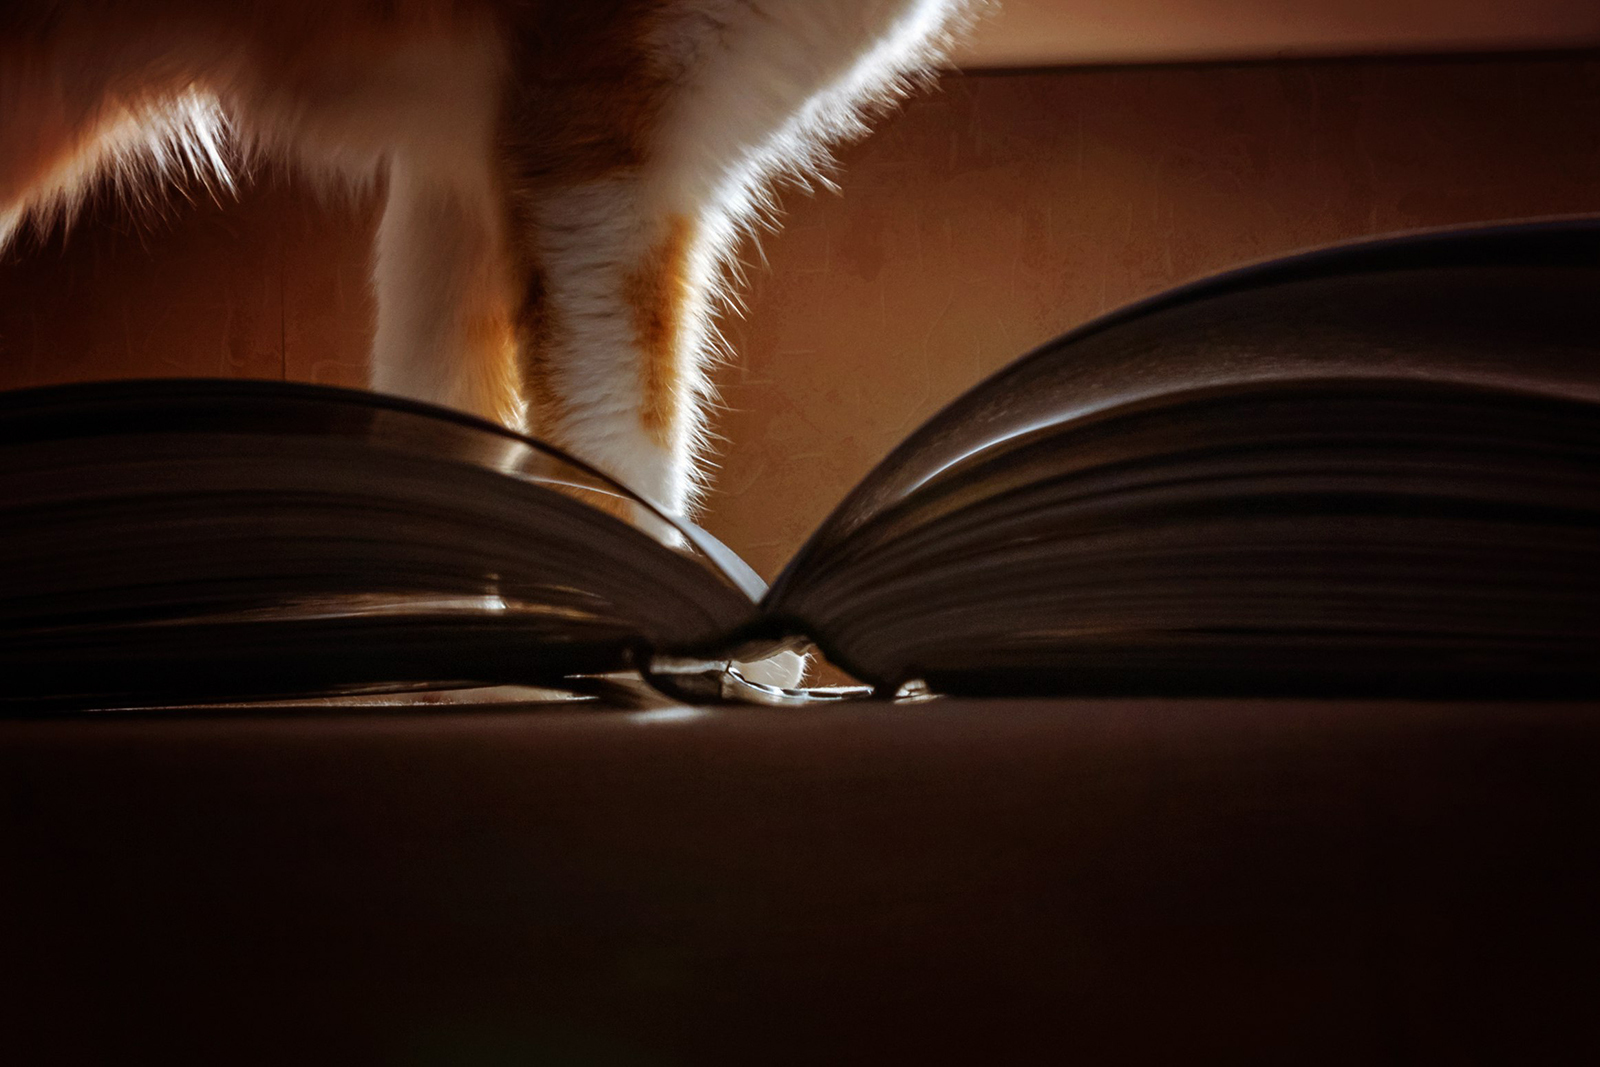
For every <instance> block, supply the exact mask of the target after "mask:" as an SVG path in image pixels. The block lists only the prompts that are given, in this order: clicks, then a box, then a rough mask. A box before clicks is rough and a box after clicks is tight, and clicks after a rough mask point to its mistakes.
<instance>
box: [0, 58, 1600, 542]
mask: <svg viewBox="0 0 1600 1067" xmlns="http://www.w3.org/2000/svg"><path fill="white" fill-rule="evenodd" d="M840 184H841V186H842V189H843V193H844V195H843V197H842V198H841V197H834V196H831V195H822V196H819V197H816V198H807V197H804V196H801V195H798V194H797V195H791V196H788V197H786V198H785V201H786V206H787V207H788V218H787V223H786V226H785V228H784V230H783V231H782V232H781V233H779V234H778V235H776V236H771V237H768V238H767V239H766V240H765V241H764V254H765V258H766V261H767V264H768V265H767V266H757V267H755V268H754V269H753V270H752V271H751V286H750V288H749V291H748V301H747V304H748V308H747V312H746V316H745V318H743V319H738V320H734V321H732V322H731V323H729V325H728V331H727V332H728V333H729V336H730V338H731V339H732V340H733V342H734V343H735V345H736V347H737V348H738V350H739V351H740V353H741V359H740V361H739V364H738V365H737V366H734V367H729V368H725V369H724V371H723V373H722V374H721V380H722V381H723V383H724V390H723V395H724V399H725V401H726V404H727V407H728V409H729V410H728V411H727V412H726V413H725V414H724V415H723V416H722V417H721V418H720V419H719V421H718V427H717V428H718V430H719V431H720V432H721V433H722V434H723V436H724V437H725V438H726V439H727V444H726V446H725V448H724V455H723V456H722V459H721V463H722V469H721V472H720V474H719V476H718V481H717V485H716V488H715V490H714V491H713V492H712V493H711V495H710V496H709V497H708V499H707V514H706V522H707V525H708V526H709V527H710V528H711V529H712V530H713V531H714V532H715V533H717V534H718V535H719V536H721V537H723V538H724V539H725V540H727V541H728V542H729V543H730V544H731V545H733V546H734V547H735V548H737V549H739V550H740V551H742V552H744V553H745V554H746V555H747V556H748V557H749V558H750V560H751V562H752V563H754V564H755V565H756V566H757V568H758V569H760V570H762V571H764V572H767V573H769V574H770V573H772V572H774V571H775V570H776V569H777V568H778V567H779V566H780V565H781V564H782V562H783V560H784V559H785V558H786V557H787V556H788V554H789V553H790V552H791V551H793V549H794V548H795V547H797V546H798V543H799V542H800V541H801V540H802V539H803V538H804V536H805V535H806V534H807V533H808V532H809V530H810V529H811V528H812V527H813V526H814V525H815V524H816V523H817V522H818V521H820V519H821V518H822V516H823V515H824V514H825V513H826V512H827V510H828V509H829V508H830V507H831V506H832V505H833V504H834V503H835V502H836V501H837V500H838V499H839V497H840V496H842V495H843V493H844V492H845V491H846V490H847V489H848V488H849V486H850V485H851V484H852V483H853V482H854V481H855V480H856V479H857V478H859V477H860V476H861V475H862V474H863V473H865V471H866V470H867V468H868V467H869V466H870V465H871V464H872V463H873V462H874V461H876V460H877V459H878V458H880V457H881V456H882V455H883V454H884V453H885V452H886V451H887V450H888V449H889V448H890V447H891V446H892V445H894V444H895V443H896V442H897V441H898V440H899V439H900V438H901V437H903V436H904V435H905V434H906V433H908V432H909V431H910V430H911V429H913V428H914V427H915V426H916V425H917V424H918V423H919V422H920V421H921V420H923V419H925V418H926V417H927V416H929V415H930V414H932V413H933V412H934V411H935V410H937V408H938V407H939V406H940V405H941V404H942V403H944V402H945V401H947V400H949V399H950V398H951V397H953V396H955V395H956V394H957V393H959V392H960V391H961V390H963V389H964V388H966V387H967V386H969V385H971V384H972V383H973V382H975V381H976V380H977V379H978V378H979V377H981V376H982V375H984V374H985V373H987V372H988V371H990V370H992V369H994V368H996V367H999V366H1001V365H1003V364H1004V363H1006V362H1008V361H1009V360H1011V359H1012V358H1014V357H1015V356H1017V355H1019V354H1021V353H1022V352H1024V351H1026V350H1027V349H1029V348H1031V347H1032V346H1034V345H1036V344H1038V343H1040V342H1042V341H1044V340H1047V339H1048V338H1050V337H1051V336H1053V335H1055V334H1057V333H1059V332H1061V331H1063V330H1066V329H1068V328H1070V327H1072V326H1074V325H1076V324H1078V323H1080V322H1083V321H1084V320H1086V319H1088V318H1090V317H1092V316H1094V315H1096V314H1098V313H1100V312H1102V311H1105V310H1108V309H1110V308H1113V307H1115V306H1117V305H1119V304H1122V303H1125V302H1127V301H1129V300H1132V299H1135V298H1137V297H1140V296H1143V295H1146V294H1148V293H1150V292H1152V291H1155V290H1158V289H1161V288H1164V287H1166V286H1168V285H1171V284H1174V283H1176V282H1181V281H1184V280H1185V279H1189V278H1192V277H1194V276H1196V275H1199V274H1204V273H1207V272H1210V271H1214V270H1218V269H1221V268H1224V267H1227V266H1230V265H1232V264H1235V263H1238V262H1240V261H1244V260H1250V259H1255V258H1259V257H1262V256H1267V255H1272V254H1275V253H1279V252H1284V251H1288V250H1292V249H1297V248H1301V247H1305V246H1307V245H1314V244H1319V243H1325V242H1328V241H1334V240H1338V239H1341V238H1347V237H1353V236H1358V235H1362V234H1369V233H1376V232H1381V231H1387V230H1395V229H1404V228H1408V227H1417V226H1430V225H1439V224H1446V223H1456V222H1470V221H1477V220H1488V219H1501V218H1515V217H1522V216H1531V215H1542V214H1554V213H1564V212H1574V211H1583V210H1600V60H1587V61H1581V60H1573V59H1547V60H1498V61H1481V60H1475V61H1432V62H1429V61H1420V62H1419V61H1382V62H1377V61H1365V62H1348V63H1296V64H1286V65H1274V66H1239V67H1195V68H1165V69H1125V70H1109V69H1108V70H1083V71H1070V72H1054V73H1051V72H1045V73H1028V74H1008V75H983V76H967V77H951V78H948V79H946V80H945V83H944V86H943V91H942V92H941V93H940V94H938V95H936V96H934V97H931V98H929V99H926V100H924V101H921V102H919V103H917V104H915V105H913V106H912V107H910V108H909V109H908V110H907V111H906V112H904V113H903V114H902V115H900V116H899V117H898V118H896V119H894V120H893V121H891V122H889V123H888V124H886V125H885V126H884V127H883V128H882V129H881V130H880V132H879V133H877V134H876V135H875V136H874V137H873V138H871V139H870V140H868V141H867V142H865V143H863V144H861V145H859V146H856V147H855V148H853V149H851V150H850V151H848V152H847V153H845V156H844V169H843V171H842V172H841V175H840ZM370 225H371V222H370V207H364V206H361V205H357V206H356V207H355V208H354V209H352V208H351V207H350V206H347V205H338V204H331V205H321V204H318V203H317V202H316V201H315V200H313V199H312V198H310V197H308V196H305V195H303V194H300V193H297V192H296V191H295V190H294V189H293V188H286V187H285V186H284V184H283V183H282V182H281V181H276V182H275V181H271V180H266V181H263V182H261V183H259V184H258V185H257V186H256V187H255V188H252V189H251V190H249V191H248V192H246V193H245V194H244V196H243V197H242V199H241V201H240V202H239V203H237V204H233V203H229V204H227V205H226V206H219V205H217V204H214V203H211V202H210V201H208V200H207V199H206V198H205V197H203V196H196V198H195V201H194V203H192V204H190V203H184V202H182V201H181V200H180V201H175V202H174V203H173V205H172V207H171V210H170V211H169V213H168V220H167V221H165V222H162V223H159V224H156V225H154V226H150V225H145V226H139V227H136V226H133V225H131V224H129V223H127V222H126V221H125V220H124V218H123V216H122V215H121V214H120V213H118V212H111V211H99V212H96V213H95V214H94V216H93V217H91V218H90V219H88V220H86V225H84V226H82V227H80V228H79V229H78V230H77V231H76V232H75V233H74V234H73V235H72V237H71V239H70V240H68V241H67V242H66V243H65V244H63V243H62V242H60V241H59V240H57V241H52V242H48V243H47V244H45V245H44V246H43V247H40V248H34V249H30V250H24V251H23V252H21V253H14V254H12V255H11V256H10V257H9V258H8V261H7V263H6V264H5V265H4V267H0V385H4V386H15V385H22V384H29V383H38V382H46V381H63V380H70V379H74V378H85V377H95V376H108V375H128V374H160V373H168V374H175V373H197V374H242V375H254V376H260V377H278V376H282V375H287V376H289V377H294V378H303V379H309V380H315V381H326V382H334V383H340V384H359V382H360V381H361V375H362V368H361V363H362V353H363V349H364V346H365V338H366V336H367V333H368V330H369V328H370V317H371V308H370V303H369V301H368V298H367V296H366V292H365V288H364V265H365V259H366V237H367V234H368V232H369V230H370Z"/></svg>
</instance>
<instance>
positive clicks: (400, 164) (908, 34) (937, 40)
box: [0, 0, 971, 514]
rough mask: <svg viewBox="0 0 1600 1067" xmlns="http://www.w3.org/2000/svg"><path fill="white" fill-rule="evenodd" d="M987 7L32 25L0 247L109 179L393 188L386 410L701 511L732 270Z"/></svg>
mask: <svg viewBox="0 0 1600 1067" xmlns="http://www.w3.org/2000/svg"><path fill="white" fill-rule="evenodd" d="M970 6H971V4H970V0H527V2H521V3H516V2H490V0H252V2H240V0H6V2H5V3H4V4H0V242H3V241H4V240H5V239H7V238H8V237H9V236H10V235H11V234H12V233H13V232H14V231H16V230H17V229H18V227H19V226H21V225H22V224H23V223H24V222H25V221H27V220H28V219H30V218H32V219H35V220H50V219H54V218H56V217H59V216H62V215H68V216H70V214H71V213H72V211H73V210H74V209H75V207H76V206H77V204H78V203H79V201H80V199H81V197H82V196H83V193H84V190H85V189H86V188H87V187H88V185H89V183H90V182H91V181H92V180H93V179H94V178H95V177H96V176H98V175H110V176H111V177H112V179H113V180H115V181H116V182H118V183H119V184H121V185H123V186H124V187H125V188H127V189H128V190H129V191H130V192H131V193H133V194H134V196H135V198H137V197H138V196H140V195H143V191H144V190H146V189H148V188H150V187H151V185H152V183H153V179H155V178H156V177H157V176H158V175H159V174H160V173H161V172H162V171H164V170H169V169H173V168H178V169H182V170H185V171H189V172H192V173H194V174H199V175H202V176H204V177H205V178H206V180H209V181H211V182H213V183H215V184H216V185H218V186H219V187H227V186H229V185H231V183H232V182H233V180H234V179H233V177H232V176H231V174H230V170H229V160H230V159H239V158H248V156H249V155H250V154H251V153H259V154H268V155H271V156H272V157H275V158H282V159H285V160H288V161H291V162H292V163H294V164H296V165H298V166H300V167H303V168H304V169H306V170H307V171H309V172H310V173H312V174H313V175H315V176H317V177H319V178H322V179H327V180H334V181H338V182H357V183H368V182H375V181H376V182H381V183H382V185H383V188H384V189H385V196H386V201H385V206H384V211H383V216H382V221H381V223H380V225H379V230H378V237H377V248H376V254H375V256H374V266H373V284H374V287H375V290H376V294H377V301H378V321H377V328H376V331H375V335H374V340H373V355H372V385H373V386H374V388H376V389H379V390H383V391H386V392H392V393H398V394H402V395H406V396H411V397H416V398H419V399H423V400H429V401H433V402H436V403H442V404H446V405H450V406H454V407H457V408H462V409H465V410H467V411H471V412H474V413H476V414H479V415H483V416H486V417H488V418H491V419H496V420H498V421H500V422H503V423H505V424H507V425H510V426H514V427H517V428H522V429H527V430H529V431H531V432H533V433H536V434H538V435H540V436H542V437H545V438H547V439H549V440H551V441H552V442H554V443H556V444H559V445H562V446H564V447H566V448H568V449H570V450H571V451H573V452H574V453H576V454H578V455H580V456H582V457H583V458H585V459H587V460H589V461H590V462H592V463H594V464H595V465H597V466H599V467H601V468H602V469H604V470H607V471H608V472H610V473H612V474H613V475H615V476H616V477H618V478H619V479H621V480H622V481H624V482H626V483H628V484H629V485H631V486H632V487H634V488H635V489H636V490H637V491H639V492H641V493H642V494H644V495H646V496H648V497H651V498H653V499H654V500H655V501H656V502H657V503H658V504H660V505H661V506H663V507H664V508H666V509H667V510H669V511H672V512H675V513H679V514H682V513H685V512H687V511H688V510H689V509H690V507H691V506H692V503H693V500H694V496H695V492H696V489H697V487H698V486H699V484H700V480H701V469H702V466H703V463H702V460H701V456H702V454H703V445H704V436H705V429H706V422H705V419H706V410H707V406H708V402H709V399H710V396H709V394H710V387H709V384H708V381H707V376H706V370H707V365H708V362H709V361H710V360H711V358H712V357H713V356H714V354H715V353H716V352H717V350H718V341H717V338H716V333H715V329H714V325H713V317H714V313H715V311H716V310H717V308H718V307H719V306H720V303H721V301H722V300H723V299H724V297H725V295H726V294H725V290H724V288H723V286H724V278H725V276H726V274H727V271H728V267H729V262H728V261H729V256H730V254H731V252H732V250H733V248H734V246H735V244H736V243H737V241H738V240H739V238H740V237H741V236H742V235H743V234H745V233H746V232H747V231H748V230H749V228H750V227H751V226H752V224H754V223H757V222H759V221H761V220H762V219H763V217H764V216H768V215H770V208H771V200H770V195H771V189H772V187H773V183H774V182H775V181H776V180H778V179H781V178H783V177H785V176H790V177H798V178H800V179H801V180H804V176H806V175H814V174H816V173H818V171H819V168H820V167H822V166H823V165H824V163H825V157H824V152H825V150H826V149H827V147H828V146H829V145H831V144H834V143H836V142H839V141H841V140H844V139H847V138H850V137H853V136H855V135H858V134H859V133H861V132H862V131H863V127H862V125H861V121H862V115H863V114H864V110H870V108H871V107H872V106H873V105H876V104H881V103H883V102H886V101H889V100H891V99H893V98H894V97H895V96H897V95H898V94H899V93H900V92H901V91H902V89H903V88H904V87H905V85H906V84H907V80H908V79H909V78H913V77H915V76H916V75H918V74H919V73H920V72H922V71H924V70H926V69H927V67H928V64H929V63H930V62H931V61H932V60H933V59H934V58H935V57H936V56H937V54H938V52H939V50H940V49H941V48H942V47H943V46H944V44H945V43H946V42H947V40H948V38H949V35H950V32H951V30H952V29H953V28H954V26H955V24H956V23H957V22H959V21H960V20H961V18H962V16H963V12H964V11H965V10H966V9H967V8H968V7H970Z"/></svg>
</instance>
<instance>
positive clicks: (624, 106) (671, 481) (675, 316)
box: [518, 0, 964, 515]
mask: <svg viewBox="0 0 1600 1067" xmlns="http://www.w3.org/2000/svg"><path fill="white" fill-rule="evenodd" d="M963 7H964V5H963V4H962V3H960V2H959V0H702V2H701V3H698V4H683V5H680V6H678V7H676V8H672V9H669V10H668V13H667V14H665V15H664V16H663V17H662V18H660V19H659V20H658V21H657V22H656V23H654V24H653V25H652V26H651V27H650V28H649V33H648V34H646V35H644V37H643V41H644V43H643V45H642V48H643V50H644V54H643V56H642V58H641V59H640V63H641V64H642V67H643V71H644V73H643V74H642V75H641V76H640V77H639V78H638V79H636V81H637V83H638V84H636V85H635V86H634V87H633V88H632V90H631V92H632V93H633V94H634V96H635V97H637V96H643V97H645V99H644V101H643V102H642V103H640V102H638V101H637V100H635V99H633V98H630V97H629V96H628V95H627V93H626V92H622V91H618V92H617V95H615V96H613V97H612V98H611V99H609V100H605V101H604V103H605V105H606V107H607V108H608V111H609V112H610V113H614V114H617V115H619V116H622V117H623V119H624V120H625V122H624V123H622V124H623V125H626V126H627V127H628V128H626V129H619V130H616V131H611V140H612V142H614V144H615V147H616V151H615V152H614V153H613V154H612V157H611V158H609V159H606V160H604V161H603V162H604V163H605V164H606V165H605V166H599V167H597V166H593V165H585V164H589V163H591V161H590V160H589V159H588V157H587V156H585V155H584V154H583V153H579V152H569V154H568V158H566V159H563V158H561V157H559V156H558V157H557V160H556V162H557V163H558V164H565V167H564V169H563V166H559V165H551V164H550V162H549V161H548V160H539V161H538V165H535V166H532V167H529V168H527V169H528V170H529V171H530V172H531V174H530V175H529V176H527V177H526V178H525V179H524V180H522V181H519V183H518V184H519V186H520V187H522V188H524V189H525V190H531V192H532V194H533V195H532V196H531V197H530V198H529V203H530V206H529V208H528V211H529V214H530V215H531V225H530V227H529V233H530V239H531V246H532V247H531V249H530V250H529V251H530V252H531V262H532V264H533V267H532V272H531V273H532V282H531V287H530V298H529V300H528V301H527V302H526V304H525V314H527V315H528V319H527V320H526V321H527V322H529V323H530V324H531V325H529V326H528V328H527V329H526V330H525V333H524V336H525V344H524V374H523V376H524V379H525V382H526V392H527V395H528V399H529V409H530V410H529V418H530V424H531V425H532V427H533V428H534V430H535V431H536V432H538V433H540V434H541V435H544V436H548V437H549V438H551V439H552V440H554V441H555V442H556V443H558V444H561V445H563V446H565V447H567V448H569V449H570V450H572V451H573V452H575V453H576V454H578V455H579V456H582V457H583V458H585V459H587V460H589V461H591V462H593V463H594V464H595V465H596V466H598V467H600V468H602V469H603V470H605V471H607V472H608V473H610V474H612V475H613V476H614V477H617V478H618V479H619V480H621V481H623V482H624V483H626V484H628V485H629V486H631V487H632V488H633V489H635V491H637V492H639V493H641V494H642V495H644V496H646V497H648V498H650V499H651V500H652V501H654V502H655V503H656V504H658V505H659V506H661V507H662V508H664V509H665V510H667V511H668V512H671V513H673V514H679V515H682V514H686V513H688V512H689V511H690V509H691V508H692V505H693V502H694V498H695V495H696V492H697V489H698V486H699V484H700V481H701V477H702V473H703V470H704V466H705V464H704V463H703V461H702V459H701V456H702V453H703V451H704V448H703V445H704V439H705V436H706V433H705V426H706V409H707V407H708V403H709V395H710V388H709V384H708V379H707V373H706V372H707V367H708V364H709V363H710V361H711V358H712V356H713V353H714V345H713V339H714V337H715V333H714V327H713V323H712V314H713V311H714V308H715V304H716V302H717V300H718V299H719V296H720V286H721V285H722V284H723V276H724V271H725V267H726V265H727V260H728V258H729V256H730V255H731V253H732V251H733V249H734V246H735V245H736V243H737V242H738V240H739V239H740V238H741V236H742V235H743V234H744V233H745V232H746V231H747V229H748V228H749V226H750V224H751V222H752V220H753V217H754V216H755V215H756V214H757V213H758V212H759V211H760V210H761V209H762V208H763V207H764V206H765V205H766V204H767V203H768V200H767V197H768V195H769V194H768V187H769V185H770V183H771V181H772V180H773V179H774V178H775V177H777V176H779V175H781V174H784V173H785V172H796V171H801V172H803V171H808V170H810V169H812V168H813V167H814V166H815V165H817V164H818V163H819V162H820V160H821V158H822V155H823V153H824V151H825V149H826V146H827V145H829V144H831V143H834V142H836V141H838V140H840V139H843V138H845V137H848V136H852V135H856V134H859V133H860V132H862V131H863V127H862V126H861V124H860V119H859V113H860V109H861V108H862V107H863V106H865V105H869V104H872V103H874V102H879V101H882V100H884V99H886V98H889V97H891V96H893V95H894V93H895V92H896V91H897V89H898V87H899V86H900V84H901V83H902V81H903V79H904V78H905V77H906V76H908V75H911V74H914V73H916V72H918V71H921V70H922V69H924V67H925V65H926V64H927V63H928V62H929V61H930V59H931V58H932V56H933V55H935V54H936V51H937V48H938V46H939V45H940V44H941V42H942V41H943V40H944V38H945V35H946V33H947V31H948V29H949V27H950V26H951V24H952V22H953V21H954V20H955V19H956V18H957V17H958V14H959V12H960V10H961V9H962V8H963ZM586 88H587V87H586V86H583V85H581V84H580V85H579V86H578V87H577V88H575V89H573V88H569V92H571V93H572V94H573V98H572V100H561V99H557V100H554V101H545V103H546V105H547V106H548V105H549V104H551V103H553V105H554V106H555V107H557V108H563V107H565V108H566V109H568V110H569V111H570V110H574V109H576V110H580V111H584V112H585V113H587V112H588V111H590V110H593V109H592V108H585V107H584V106H583V105H587V104H589V103H590V102H591V101H592V100H593V99H595V98H596V97H598V95H599V94H598V93H596V92H594V91H593V90H590V91H589V92H588V93H587V95H585V94H584V92H583V90H584V89H586ZM620 88H621V89H626V87H620ZM574 101H576V103H575V102H574ZM529 124H530V126H531V127H532V128H533V129H534V130H535V131H539V133H537V134H536V135H535V136H534V137H533V138H531V139H532V140H535V141H538V140H539V136H540V134H542V131H544V130H547V129H548V126H543V125H541V120H540V119H539V118H538V116H536V115H535V116H531V117H530V119H529ZM572 126H573V123H572V122H568V123H567V124H566V126H565V127H563V129H570V128H572ZM584 133H585V137H584V139H583V143H584V146H585V148H588V147H590V146H592V145H593V144H596V143H601V142H603V141H605V138H604V137H601V136H596V135H594V134H593V133H592V131H587V130H585V131H584ZM543 139H544V140H545V141H549V140H550V139H551V138H550V137H549V136H548V135H544V136H543ZM565 171H589V172H590V173H586V174H585V175H584V180H581V181H570V182H564V181H562V180H561V178H562V175H563V173H564V172H565Z"/></svg>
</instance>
